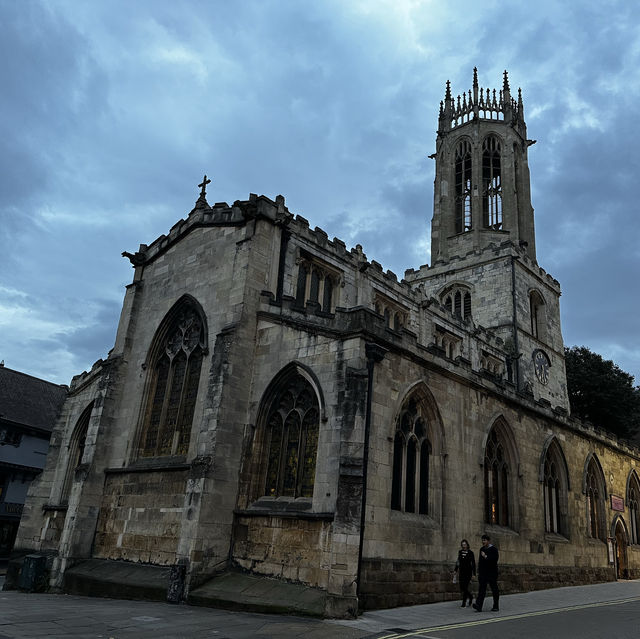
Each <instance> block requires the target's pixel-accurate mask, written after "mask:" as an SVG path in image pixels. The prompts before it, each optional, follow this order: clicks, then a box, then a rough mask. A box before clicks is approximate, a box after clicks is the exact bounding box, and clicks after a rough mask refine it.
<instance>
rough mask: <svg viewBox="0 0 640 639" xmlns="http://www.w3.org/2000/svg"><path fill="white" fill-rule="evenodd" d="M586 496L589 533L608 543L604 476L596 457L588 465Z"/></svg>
mask: <svg viewBox="0 0 640 639" xmlns="http://www.w3.org/2000/svg"><path fill="white" fill-rule="evenodd" d="M585 494H586V496H587V531H588V533H589V535H590V536H591V537H593V538H594V539H601V540H602V541H606V539H607V531H606V528H605V509H604V503H605V488H604V476H603V474H602V469H601V468H600V465H599V464H598V463H597V462H596V458H595V456H592V457H591V459H590V460H589V463H588V465H587V471H586V474H585Z"/></svg>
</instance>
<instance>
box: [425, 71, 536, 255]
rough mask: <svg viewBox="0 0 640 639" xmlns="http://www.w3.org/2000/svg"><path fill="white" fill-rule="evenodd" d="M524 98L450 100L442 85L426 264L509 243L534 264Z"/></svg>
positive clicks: (494, 94) (482, 95) (498, 94)
mask: <svg viewBox="0 0 640 639" xmlns="http://www.w3.org/2000/svg"><path fill="white" fill-rule="evenodd" d="M532 144H534V141H533V140H528V139H527V127H526V124H525V122H524V106H523V103H522V92H521V91H520V89H518V99H517V100H516V99H514V98H512V97H511V91H510V89H509V79H508V76H507V72H506V71H505V72H504V80H503V84H502V89H500V90H499V91H496V89H493V90H491V89H489V88H486V89H485V88H480V87H479V86H478V71H477V69H474V70H473V89H472V90H469V91H468V92H467V93H463V94H462V95H459V96H457V98H453V97H452V96H451V86H450V83H449V82H448V81H447V88H446V94H445V98H444V101H442V102H440V116H439V118H438V136H437V140H436V153H435V154H434V156H431V157H435V160H436V176H435V185H434V208H433V219H432V221H431V262H432V264H435V263H436V262H438V261H441V260H443V261H445V262H446V261H448V260H449V259H450V258H451V257H452V256H454V255H458V256H463V255H465V254H467V253H468V252H469V251H472V250H478V249H482V248H484V247H486V246H488V245H489V244H490V243H492V242H493V243H496V244H500V243H501V242H503V241H505V240H510V241H511V242H513V243H514V244H516V245H518V246H520V247H522V248H524V249H525V251H526V253H527V255H528V256H529V257H530V258H531V259H532V260H533V261H534V262H535V260H536V248H535V230H534V222H533V207H532V206H531V191H530V185H529V165H528V161H527V150H528V147H529V146H531V145H532Z"/></svg>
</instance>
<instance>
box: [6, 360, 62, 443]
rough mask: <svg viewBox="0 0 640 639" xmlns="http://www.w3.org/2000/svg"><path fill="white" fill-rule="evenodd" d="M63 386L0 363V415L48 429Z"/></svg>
mask: <svg viewBox="0 0 640 639" xmlns="http://www.w3.org/2000/svg"><path fill="white" fill-rule="evenodd" d="M67 390H68V389H67V387H66V386H62V385H60V384H53V383H51V382H47V381H45V380H44V379H38V378H37V377H32V376H31V375H26V374H25V373H20V372H18V371H14V370H12V369H10V368H7V367H6V366H4V365H3V366H0V419H3V420H8V421H11V422H15V423H17V424H22V425H24V426H27V427H32V428H37V429H40V430H44V431H47V432H51V430H52V429H53V426H54V424H55V421H56V418H57V417H58V413H59V412H60V409H61V408H62V404H63V403H64V400H65V397H66V396H67Z"/></svg>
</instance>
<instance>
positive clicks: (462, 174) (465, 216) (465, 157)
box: [455, 140, 472, 233]
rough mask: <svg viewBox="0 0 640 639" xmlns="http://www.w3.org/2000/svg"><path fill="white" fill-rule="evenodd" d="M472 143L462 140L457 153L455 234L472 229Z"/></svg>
mask: <svg viewBox="0 0 640 639" xmlns="http://www.w3.org/2000/svg"><path fill="white" fill-rule="evenodd" d="M471 166H472V161H471V142H470V141H469V140H461V141H460V142H459V143H458V146H457V147H456V151H455V190H456V193H455V232H456V233H465V232H467V231H470V230H471V228H472V216H471V179H472V178H471Z"/></svg>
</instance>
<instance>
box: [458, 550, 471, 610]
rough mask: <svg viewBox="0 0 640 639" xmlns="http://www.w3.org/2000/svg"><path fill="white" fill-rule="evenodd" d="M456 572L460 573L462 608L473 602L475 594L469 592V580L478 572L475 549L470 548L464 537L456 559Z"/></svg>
mask: <svg viewBox="0 0 640 639" xmlns="http://www.w3.org/2000/svg"><path fill="white" fill-rule="evenodd" d="M455 570H456V573H458V584H459V585H460V594H461V595H462V606H461V607H462V608H464V607H465V606H466V605H467V599H468V600H469V606H471V604H472V603H473V595H472V594H471V593H470V592H469V582H470V581H471V577H472V576H473V575H475V574H476V558H475V557H474V555H473V550H471V548H469V542H468V541H467V540H466V539H463V540H462V541H461V542H460V550H459V551H458V560H457V561H456V568H455Z"/></svg>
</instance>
